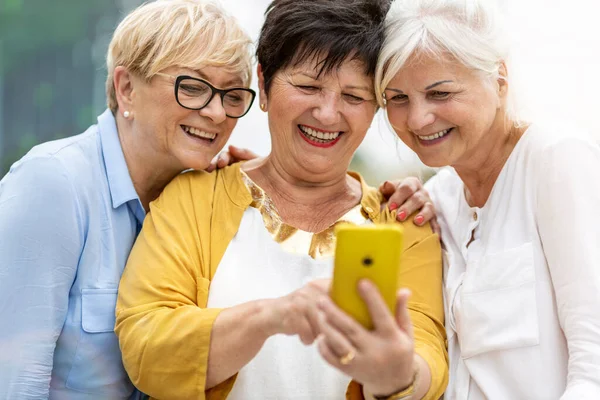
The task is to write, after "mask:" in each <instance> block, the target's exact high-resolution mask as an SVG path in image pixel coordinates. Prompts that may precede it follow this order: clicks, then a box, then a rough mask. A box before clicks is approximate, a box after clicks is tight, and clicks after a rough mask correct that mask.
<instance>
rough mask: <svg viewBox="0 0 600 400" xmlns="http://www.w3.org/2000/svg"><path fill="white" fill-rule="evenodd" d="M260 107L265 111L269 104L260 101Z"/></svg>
mask: <svg viewBox="0 0 600 400" xmlns="http://www.w3.org/2000/svg"><path fill="white" fill-rule="evenodd" d="M260 109H261V110H263V111H267V105H266V104H265V103H260Z"/></svg>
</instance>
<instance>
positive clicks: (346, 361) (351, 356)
mask: <svg viewBox="0 0 600 400" xmlns="http://www.w3.org/2000/svg"><path fill="white" fill-rule="evenodd" d="M354 357H356V353H355V352H354V350H350V351H348V353H346V355H345V356H343V357H341V358H340V364H342V365H348V364H350V363H351V362H352V360H354Z"/></svg>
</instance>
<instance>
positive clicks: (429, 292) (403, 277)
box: [399, 219, 448, 400]
mask: <svg viewBox="0 0 600 400" xmlns="http://www.w3.org/2000/svg"><path fill="white" fill-rule="evenodd" d="M408 221H409V223H405V224H404V231H405V237H407V238H408V237H411V236H412V235H414V237H418V238H419V240H417V241H415V242H414V243H413V244H412V245H411V246H409V247H408V248H406V249H405V250H404V253H403V255H402V264H401V267H400V279H399V282H400V284H401V285H402V286H403V287H406V288H409V289H410V290H411V291H412V296H411V299H410V301H409V304H408V307H409V311H410V317H411V320H412V323H413V326H414V335H415V352H416V353H417V354H418V355H420V356H421V357H422V358H423V359H424V360H425V361H426V362H427V364H428V365H429V369H430V370H431V385H430V387H429V391H428V392H427V394H426V395H425V396H424V397H423V399H427V400H429V399H431V400H437V399H439V398H440V397H441V396H442V394H443V393H444V391H445V390H446V385H447V384H448V352H447V350H446V330H445V328H444V303H443V295H442V291H443V287H442V271H443V268H442V249H441V246H440V240H439V237H438V235H436V234H434V233H433V232H432V231H431V228H430V227H429V225H427V226H426V227H422V228H419V227H417V226H415V225H414V224H412V219H408ZM413 231H414V233H413Z"/></svg>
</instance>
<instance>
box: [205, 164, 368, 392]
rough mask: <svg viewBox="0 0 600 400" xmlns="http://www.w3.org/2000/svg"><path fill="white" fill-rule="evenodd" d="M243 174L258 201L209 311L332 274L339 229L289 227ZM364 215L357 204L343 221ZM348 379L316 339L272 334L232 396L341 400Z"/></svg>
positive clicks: (217, 279)
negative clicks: (321, 350) (311, 341)
mask: <svg viewBox="0 0 600 400" xmlns="http://www.w3.org/2000/svg"><path fill="white" fill-rule="evenodd" d="M242 174H243V178H244V179H245V181H246V185H247V186H248V189H249V190H250V192H251V194H252V197H253V202H252V205H251V207H249V208H248V209H247V210H246V211H245V212H244V215H243V217H242V221H241V224H240V227H239V229H238V232H237V234H236V235H235V237H234V238H233V240H232V241H231V243H230V244H229V246H228V247H227V250H226V251H225V254H224V255H223V259H222V260H221V262H220V263H219V268H218V269H217V272H216V273H215V276H214V277H213V279H212V281H211V284H210V290H209V296H208V305H207V307H209V308H213V307H214V308H226V307H233V306H235V305H238V304H242V303H246V302H249V301H253V300H258V299H267V298H277V297H282V296H285V295H288V294H290V293H292V292H293V291H295V290H298V289H300V288H301V287H303V286H304V285H306V284H307V283H308V282H310V281H313V280H316V279H323V278H331V277H332V274H333V252H334V250H335V236H334V234H333V232H334V226H331V227H329V228H327V229H325V230H324V231H322V232H319V233H311V232H306V231H302V230H300V229H296V228H293V227H291V226H289V225H286V224H285V223H284V222H283V221H282V220H281V217H280V216H279V213H278V212H277V210H276V208H275V205H274V203H273V202H272V200H271V199H270V198H269V197H268V196H267V195H266V194H265V193H264V192H263V190H262V189H261V188H260V187H258V186H257V185H256V184H255V183H254V182H252V181H251V180H250V178H248V176H247V175H245V174H244V173H242ZM365 215H366V214H364V211H363V210H362V207H361V205H360V204H359V205H357V206H356V207H353V208H352V209H350V210H349V211H348V212H347V213H346V214H345V215H344V216H342V217H341V218H340V220H339V222H346V223H352V224H356V225H363V224H371V223H372V222H371V221H370V220H369V219H368V218H367V217H366V216H365ZM334 225H335V224H334ZM349 383H350V377H349V376H346V375H344V374H343V373H342V372H340V371H339V370H337V369H335V368H333V367H331V366H330V365H329V364H327V362H326V361H325V360H324V359H323V358H322V357H321V355H320V353H319V350H318V348H317V345H316V343H314V344H313V345H311V346H306V345H304V344H303V343H302V342H301V341H300V339H299V338H298V336H285V335H275V336H272V337H270V338H269V339H267V341H266V342H265V344H264V345H263V347H262V348H261V349H260V351H259V352H258V354H257V355H256V356H255V357H254V358H253V359H252V360H251V361H250V362H249V363H248V364H247V365H245V366H244V367H243V368H242V369H241V370H240V371H239V373H238V375H237V378H236V381H235V384H234V385H233V388H232V391H231V393H229V395H228V397H227V398H228V400H277V399H298V400H304V399H307V400H308V399H319V400H321V399H322V400H344V399H345V398H346V390H347V388H348V385H349Z"/></svg>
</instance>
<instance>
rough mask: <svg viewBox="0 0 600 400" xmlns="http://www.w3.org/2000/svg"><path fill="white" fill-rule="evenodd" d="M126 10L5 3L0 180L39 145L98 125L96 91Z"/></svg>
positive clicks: (114, 0)
mask: <svg viewBox="0 0 600 400" xmlns="http://www.w3.org/2000/svg"><path fill="white" fill-rule="evenodd" d="M122 3H123V0H102V1H81V0H53V1H48V0H0V83H2V82H3V84H1V85H0V90H2V91H3V93H0V96H3V97H2V98H1V99H0V100H2V101H0V107H2V109H0V113H1V114H0V135H3V137H2V138H0V139H2V140H1V141H0V143H1V146H2V147H1V148H0V160H1V163H0V177H1V176H2V175H4V173H6V172H7V171H8V169H9V167H10V165H11V164H12V163H13V162H14V161H16V160H18V159H19V158H21V157H22V156H23V155H24V154H25V153H26V152H27V151H29V150H30V149H31V147H32V146H34V145H36V144H38V143H40V142H43V141H47V140H53V139H58V138H62V137H65V136H71V135H74V134H77V133H80V132H82V131H83V130H84V129H85V128H87V127H88V126H89V125H91V124H92V123H94V122H95V116H96V114H97V113H98V110H97V109H95V108H98V106H97V105H98V103H99V102H98V101H97V99H96V107H94V98H93V97H94V90H93V89H94V88H99V90H100V91H102V87H100V85H99V83H98V82H100V83H101V81H102V80H103V79H104V78H103V77H100V79H99V80H98V79H96V78H97V77H98V76H99V75H103V74H104V70H103V68H102V67H103V63H104V53H105V50H106V46H105V45H106V43H104V42H105V41H106V38H107V37H108V36H110V34H111V33H112V30H113V29H114V27H115V26H116V24H117V20H118V18H119V17H120V10H119V6H120V5H122ZM99 38H100V39H101V40H100V43H99V45H98V39H99ZM96 91H97V90H96Z"/></svg>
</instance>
